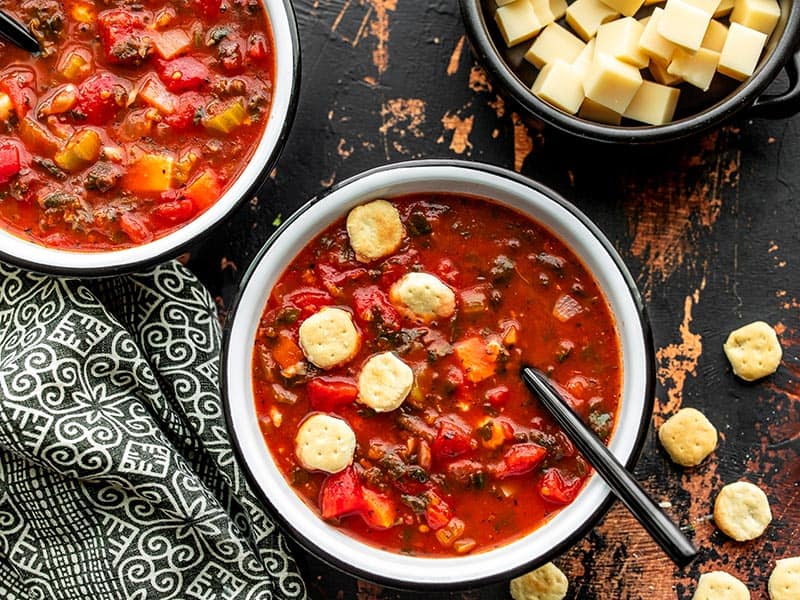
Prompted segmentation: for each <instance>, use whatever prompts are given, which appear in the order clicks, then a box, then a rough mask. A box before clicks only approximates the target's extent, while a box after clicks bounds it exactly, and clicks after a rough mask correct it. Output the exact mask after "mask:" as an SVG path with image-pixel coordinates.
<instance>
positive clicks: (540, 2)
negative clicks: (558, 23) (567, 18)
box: [528, 0, 556, 27]
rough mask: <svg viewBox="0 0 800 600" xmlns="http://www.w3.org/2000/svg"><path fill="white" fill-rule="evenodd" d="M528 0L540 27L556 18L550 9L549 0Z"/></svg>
mask: <svg viewBox="0 0 800 600" xmlns="http://www.w3.org/2000/svg"><path fill="white" fill-rule="evenodd" d="M528 2H530V3H531V6H533V12H534V13H535V14H536V18H537V19H539V23H541V25H542V27H547V26H548V25H550V23H552V22H553V21H555V20H556V17H555V15H554V14H553V11H551V10H550V0H528Z"/></svg>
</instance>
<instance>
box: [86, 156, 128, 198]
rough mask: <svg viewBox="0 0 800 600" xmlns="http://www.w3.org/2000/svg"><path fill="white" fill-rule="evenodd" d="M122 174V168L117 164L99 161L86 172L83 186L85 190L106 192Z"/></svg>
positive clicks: (115, 183)
mask: <svg viewBox="0 0 800 600" xmlns="http://www.w3.org/2000/svg"><path fill="white" fill-rule="evenodd" d="M122 175H123V172H122V169H121V168H120V167H118V166H117V165H115V164H113V163H109V162H99V163H96V164H95V165H94V166H93V167H92V168H91V169H89V172H88V173H86V180H85V181H84V184H83V186H84V187H85V188H86V189H87V190H97V191H98V192H107V191H108V190H110V189H111V188H113V187H114V186H115V185H117V182H118V181H119V180H120V179H121V178H122Z"/></svg>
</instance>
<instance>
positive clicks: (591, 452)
mask: <svg viewBox="0 0 800 600" xmlns="http://www.w3.org/2000/svg"><path fill="white" fill-rule="evenodd" d="M522 378H523V380H524V381H525V383H526V385H527V386H528V387H529V388H530V389H531V390H532V391H533V392H534V393H535V394H536V395H537V396H538V397H539V399H540V400H541V402H542V404H544V405H545V408H547V409H548V410H549V411H550V413H551V414H552V415H553V417H554V418H555V420H556V422H557V423H558V424H559V425H560V426H561V428H562V429H563V430H564V431H565V432H566V433H567V435H568V437H569V439H570V440H571V441H572V443H573V444H575V446H577V448H578V450H580V451H581V453H582V454H583V455H584V457H586V459H587V460H588V461H589V463H590V464H591V465H592V466H593V467H594V468H595V469H596V470H597V472H598V473H599V474H600V477H602V478H603V480H604V481H605V482H606V483H607V484H608V486H609V487H610V488H611V490H612V491H613V492H614V494H615V495H616V497H617V498H619V499H620V500H621V501H622V503H623V504H624V505H625V506H626V507H627V508H628V510H630V511H631V513H633V515H634V516H635V517H636V518H637V520H638V521H639V522H640V523H641V524H642V526H643V527H644V528H645V529H646V530H647V532H648V533H649V534H650V535H651V536H652V537H653V539H654V540H655V541H656V542H657V543H658V545H659V546H661V548H662V549H663V550H664V552H666V553H667V555H669V557H670V558H671V559H672V560H673V562H675V564H677V565H679V566H684V565H686V564H688V563H689V562H691V560H692V559H693V558H694V557H695V556H697V549H696V548H695V547H694V545H693V544H692V542H691V541H689V539H688V538H687V537H686V536H685V535H684V534H683V532H682V531H681V530H680V529H679V528H678V526H677V525H675V523H673V522H672V521H671V520H670V519H669V517H667V515H665V514H664V512H663V511H662V510H661V509H660V508H659V507H658V506H657V505H656V504H655V502H653V500H652V499H651V498H650V497H649V496H648V495H647V494H646V493H645V491H644V490H643V489H642V488H641V486H640V485H639V483H638V482H637V481H636V480H635V479H634V478H633V476H632V475H631V474H630V473H628V471H626V470H625V468H624V467H623V466H622V465H621V464H620V463H619V461H618V460H617V459H616V458H615V457H614V455H613V454H612V453H611V451H610V450H609V449H608V448H606V446H605V444H603V442H601V441H600V438H598V437H597V436H596V435H595V434H594V432H592V431H591V430H590V429H589V428H588V427H587V426H586V425H584V423H583V421H581V420H580V418H579V417H578V416H577V415H576V414H575V413H574V412H573V410H572V409H571V408H570V407H569V405H567V403H566V402H565V401H564V400H563V399H562V398H561V397H560V394H559V393H558V392H557V391H556V390H555V388H553V386H552V385H551V384H550V382H549V381H548V379H547V377H546V376H545V375H544V374H543V373H541V372H540V371H537V370H536V369H532V368H530V367H523V369H522Z"/></svg>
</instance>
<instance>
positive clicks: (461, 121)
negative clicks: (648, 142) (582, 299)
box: [190, 0, 800, 600]
mask: <svg viewBox="0 0 800 600" xmlns="http://www.w3.org/2000/svg"><path fill="white" fill-rule="evenodd" d="M294 4H295V9H296V11H297V16H298V21H299V25H300V30H301V39H302V51H303V84H302V92H301V101H300V105H299V109H298V112H297V118H296V120H295V124H294V129H293V131H292V134H291V136H290V138H289V141H288V144H287V146H286V149H285V151H284V153H283V156H282V159H281V160H280V162H279V163H278V166H277V168H276V169H275V170H274V172H273V174H272V177H271V179H270V180H269V181H268V182H267V183H266V184H265V186H264V187H263V189H262V190H261V191H260V192H259V194H258V197H257V198H254V199H253V200H252V201H251V202H250V203H249V204H246V205H245V206H243V207H242V208H241V209H240V210H239V211H238V212H237V213H236V214H235V215H234V217H233V218H231V219H230V220H229V221H228V222H227V223H226V224H225V225H224V226H223V227H221V228H220V229H219V230H218V231H217V232H216V233H215V234H214V236H213V237H212V238H211V239H209V240H208V241H207V242H206V243H205V244H204V245H203V246H201V247H199V248H197V249H196V250H195V251H194V252H193V253H192V256H191V260H190V266H191V267H192V268H194V270H195V271H196V272H198V273H199V274H200V275H201V277H202V278H203V280H204V281H205V282H206V283H207V284H208V286H209V287H210V288H211V290H212V291H213V292H214V293H215V294H216V295H217V296H218V302H219V306H220V309H221V311H222V312H223V313H224V311H225V307H226V306H229V305H230V302H231V301H232V299H233V296H234V294H235V286H236V284H237V282H238V279H239V277H240V275H241V273H242V272H243V271H244V269H245V268H246V267H247V265H248V264H249V262H250V261H251V260H252V259H253V257H254V255H255V254H256V252H257V251H258V249H259V248H260V247H261V245H262V244H263V243H264V242H265V241H266V239H267V237H268V236H269V235H270V234H271V233H272V232H273V231H274V229H275V224H276V223H277V222H278V220H279V219H280V218H281V217H286V216H287V215H288V214H290V213H291V212H292V211H293V210H295V209H296V208H298V207H299V206H300V205H301V204H302V203H303V202H305V201H306V200H307V199H308V198H310V197H312V196H313V195H315V194H317V193H318V192H319V191H320V190H322V189H324V188H325V187H327V186H329V185H331V184H333V183H334V182H337V181H341V180H343V179H345V178H347V177H349V176H351V175H353V174H356V173H358V172H360V171H363V170H365V169H367V168H370V167H374V166H377V165H382V164H385V163H387V162H393V161H399V160H406V159H411V158H422V157H426V158H430V157H456V158H464V159H472V160H480V161H485V162H488V163H492V164H496V165H500V166H505V167H508V168H512V169H515V170H517V171H519V172H522V173H523V174H525V175H527V176H529V177H531V178H533V179H536V180H539V181H541V182H543V183H545V184H546V185H548V186H551V187H552V188H554V189H555V190H557V191H558V192H560V193H561V194H563V195H564V196H566V197H567V198H569V199H570V200H572V201H573V202H574V203H575V204H576V205H577V206H578V207H580V208H581V209H582V210H583V211H585V212H586V213H587V214H588V215H589V216H590V217H592V218H593V219H594V220H595V222H596V223H597V224H598V225H599V226H600V228H601V229H602V230H603V231H604V232H605V233H606V235H607V236H608V237H609V238H610V239H611V240H612V242H613V243H614V244H615V246H616V247H617V249H618V250H619V252H620V253H621V255H622V256H623V257H624V259H625V260H626V262H627V264H628V266H629V267H630V269H631V271H632V272H633V274H634V276H635V277H636V279H637V281H638V285H639V287H640V289H641V291H642V292H643V294H644V295H645V297H646V299H647V303H648V309H649V313H650V318H651V321H652V324H653V329H654V335H655V343H656V350H657V363H658V364H657V370H658V373H657V374H658V390H657V399H656V415H655V418H654V422H653V426H652V427H651V434H650V436H649V438H648V441H647V445H646V448H645V451H644V454H643V457H642V459H641V460H640V462H639V464H638V466H637V468H636V476H637V477H638V479H639V480H640V481H641V482H642V483H643V485H644V486H645V488H646V489H647V490H648V491H649V492H650V493H651V494H652V495H653V496H654V497H655V498H656V499H657V500H658V501H666V502H670V503H671V508H669V509H668V512H669V513H670V514H671V515H672V516H673V517H674V518H675V519H676V520H678V521H679V522H680V523H681V524H682V525H684V526H689V527H690V528H691V530H692V531H693V537H694V540H695V542H696V543H697V544H698V545H699V546H700V548H701V549H702V551H701V555H700V557H699V558H698V559H697V560H696V561H695V562H694V563H693V564H692V565H691V566H690V567H688V568H686V569H684V570H680V569H676V568H674V567H673V566H672V565H671V564H670V563H669V561H668V560H667V559H666V558H665V556H664V555H663V554H662V553H661V552H660V551H659V550H658V548H657V547H656V546H655V545H654V543H653V542H652V541H651V540H650V539H649V538H648V537H647V535H646V534H645V533H644V531H643V530H642V529H641V528H640V527H639V526H638V524H637V523H636V522H635V521H634V520H633V519H632V518H631V517H630V516H629V515H628V514H627V513H626V511H625V510H624V509H623V508H621V507H620V506H618V505H617V506H615V507H614V508H613V509H612V510H611V512H610V513H609V514H608V515H607V516H606V518H605V519H603V521H602V522H601V523H600V524H599V525H598V527H597V528H596V529H595V530H594V531H592V533H591V534H590V535H589V536H588V537H587V538H586V539H584V540H583V541H581V542H580V543H578V544H577V545H576V546H575V547H574V548H572V549H571V550H570V551H568V552H567V553H566V554H565V555H563V556H562V557H560V559H559V560H558V561H557V563H558V564H559V565H560V566H561V568H562V569H563V570H564V571H565V572H566V573H567V574H568V575H569V578H570V580H571V588H570V594H571V597H574V598H586V599H611V598H631V599H634V598H636V599H638V598H647V599H661V598H680V599H688V598H690V597H691V595H692V590H693V588H694V582H695V581H696V579H697V577H698V576H699V574H700V573H702V572H705V571H709V570H714V569H724V570H726V571H729V572H730V573H732V574H734V575H736V576H737V577H739V578H740V579H742V580H743V581H744V582H746V584H747V585H748V587H749V588H750V590H751V592H752V596H753V598H767V593H766V586H767V579H768V577H769V574H770V572H771V569H772V567H773V565H774V562H775V560H776V559H778V558H781V557H785V556H790V555H798V554H800V526H799V525H798V523H800V502H798V494H799V493H800V488H798V481H800V460H798V449H799V448H800V419H799V418H798V409H799V408H800V384H799V383H798V378H800V361H799V360H798V356H799V355H800V352H799V351H798V347H799V346H800V300H798V299H799V298H800V277H798V260H799V259H798V256H799V255H800V254H799V253H800V236H799V235H798V230H799V229H800V217H798V214H800V212H799V211H798V203H797V201H796V199H795V193H796V190H797V189H798V187H800V135H798V134H799V133H800V132H798V127H799V126H800V119H798V118H794V119H789V120H783V121H775V122H769V121H755V122H751V121H748V120H746V118H741V119H740V120H738V121H736V122H733V123H730V124H728V125H726V126H725V127H724V128H722V129H719V130H716V131H713V132H711V133H709V134H706V135H704V136H702V137H700V138H696V139H694V140H691V141H689V142H684V143H681V144H679V145H674V146H671V147H659V148H645V149H642V148H637V149H633V150H632V149H619V150H616V149H610V148H608V147H605V146H596V145H586V144H579V143H577V142H575V141H574V140H572V139H570V138H567V137H564V136H563V135H561V134H559V133H558V132H556V131H552V130H549V129H547V128H545V127H543V126H542V125H541V124H538V123H535V122H533V123H526V122H524V121H523V119H522V118H521V117H520V115H519V114H518V113H517V112H516V109H515V107H514V106H512V105H510V104H509V103H507V102H504V101H503V100H502V99H501V97H500V96H499V95H498V94H497V91H496V90H495V89H494V88H493V86H492V84H491V82H490V81H489V80H488V79H487V77H486V75H485V74H484V72H483V71H482V70H481V68H480V67H479V66H477V65H476V64H475V63H474V62H473V59H472V56H471V54H470V50H469V44H468V43H467V42H466V41H465V38H464V33H463V26H462V23H461V18H460V16H459V14H458V9H457V4H456V1H455V0H427V1H426V0H296V1H295V3H294ZM755 319H763V320H765V321H767V322H769V323H771V324H773V325H774V326H775V327H776V329H777V330H778V332H779V334H780V337H781V340H782V343H783V348H784V360H783V363H782V366H781V368H780V369H779V371H778V372H777V373H776V374H775V375H774V376H772V377H770V378H768V379H766V380H765V381H761V382H758V383H756V384H745V383H743V382H741V381H739V380H737V379H735V378H734V377H733V375H732V374H731V371H730V368H729V366H728V364H727V362H726V360H725V357H724V355H723V353H722V343H723V341H724V340H725V337H726V336H727V334H728V332H729V331H730V330H731V329H734V328H736V327H738V326H740V325H742V324H744V323H747V322H749V321H752V320H755ZM680 406H694V407H699V408H700V409H702V410H703V411H704V412H705V413H706V414H707V415H708V417H709V418H710V419H711V421H712V422H714V423H715V424H716V425H717V427H718V429H719V430H720V434H721V439H720V444H719V448H718V450H717V451H716V453H715V454H714V455H713V456H712V457H711V458H710V460H708V461H706V462H705V463H704V464H703V465H701V466H700V467H698V468H695V469H680V468H677V467H676V466H674V465H673V464H672V463H671V462H670V461H669V460H668V459H667V457H666V455H665V453H664V452H663V451H662V450H661V448H660V447H659V446H658V444H657V441H656V439H655V435H654V432H655V428H656V427H657V426H658V425H659V424H661V423H662V422H663V420H664V418H665V417H666V416H667V415H669V414H671V413H672V412H674V411H675V410H676V409H678V408H679V407H680ZM740 478H746V479H748V480H751V481H753V482H756V483H757V484H759V485H760V486H761V487H762V488H763V489H764V490H765V491H766V492H767V494H768V496H769V498H770V501H771V504H772V507H773V514H774V520H773V523H772V525H771V526H770V528H769V529H768V530H767V532H766V534H765V535H764V536H763V537H761V538H760V539H758V540H756V541H753V542H750V543H745V544H739V543H736V542H732V541H730V540H728V539H726V538H725V536H723V535H722V534H721V533H719V532H718V531H717V530H716V529H715V527H714V525H713V522H712V521H711V520H710V514H711V511H712V502H713V498H714V496H715V495H716V492H717V491H718V490H719V489H720V488H721V486H722V485H724V484H725V483H727V482H730V481H734V480H737V479H740ZM298 559H299V561H300V563H301V565H302V567H303V570H304V573H305V575H306V577H307V581H308V584H309V588H310V591H311V593H312V596H313V597H315V598H326V599H327V598H345V599H347V598H358V599H361V600H367V599H369V600H379V599H401V598H402V599H405V598H420V597H423V595H420V594H413V593H400V592H396V591H393V590H386V589H381V588H380V587H377V586H375V585H372V584H369V583H365V582H361V581H357V580H355V579H353V578H351V577H348V576H347V575H344V574H342V573H339V572H336V571H333V570H331V569H329V568H327V567H325V566H324V565H322V564H320V563H319V562H318V561H316V560H315V559H313V558H312V557H310V556H307V555H305V554H303V553H301V552H299V551H298ZM507 595H508V592H507V585H506V584H505V583H503V584H498V585H495V586H492V587H489V588H485V589H474V590H464V591H463V592H458V593H450V594H441V595H439V596H437V595H433V594H425V595H424V597H428V598H438V597H440V598H470V599H472V598H475V599H477V598H503V597H507Z"/></svg>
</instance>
